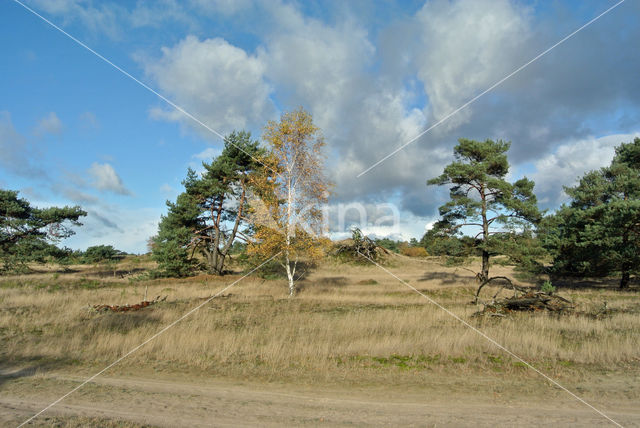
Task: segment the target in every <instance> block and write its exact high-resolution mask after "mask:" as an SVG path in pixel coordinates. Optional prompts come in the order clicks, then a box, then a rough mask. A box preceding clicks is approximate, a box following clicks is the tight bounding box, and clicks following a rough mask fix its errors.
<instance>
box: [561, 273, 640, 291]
mask: <svg viewBox="0 0 640 428" xmlns="http://www.w3.org/2000/svg"><path fill="white" fill-rule="evenodd" d="M551 282H552V283H553V286H554V287H556V288H557V289H565V290H580V289H582V290H585V289H586V290H620V279H618V278H583V277H560V276H559V277H555V276H554V277H551ZM639 286H640V281H639V279H638V278H632V279H631V281H630V282H629V288H628V289H623V290H626V291H639Z"/></svg>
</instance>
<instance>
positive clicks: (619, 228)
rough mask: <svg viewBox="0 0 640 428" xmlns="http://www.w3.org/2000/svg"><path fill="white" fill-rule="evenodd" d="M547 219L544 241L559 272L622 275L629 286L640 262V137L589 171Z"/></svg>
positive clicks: (568, 190)
mask: <svg viewBox="0 0 640 428" xmlns="http://www.w3.org/2000/svg"><path fill="white" fill-rule="evenodd" d="M565 192H566V193H567V194H568V195H569V196H570V197H571V203H570V204H569V205H564V206H562V207H561V208H560V209H559V210H558V211H557V212H556V214H555V215H553V216H550V217H549V218H548V219H546V221H545V224H544V226H545V227H544V229H543V230H544V234H543V238H544V243H545V246H546V247H547V248H548V249H549V250H550V251H551V253H552V255H553V270H554V271H555V272H556V273H559V274H572V275H581V276H596V277H603V276H608V275H611V274H614V273H619V275H620V288H628V286H629V281H630V278H631V275H632V274H636V273H637V272H638V270H639V266H640V138H636V139H635V140H634V141H633V142H632V143H623V144H621V145H620V146H619V147H617V148H616V154H615V156H614V158H613V160H612V162H611V165H610V166H608V167H606V168H602V169H600V170H597V171H590V172H588V173H586V174H585V175H584V176H583V177H582V178H581V179H580V181H579V183H578V185H576V186H574V187H567V188H565Z"/></svg>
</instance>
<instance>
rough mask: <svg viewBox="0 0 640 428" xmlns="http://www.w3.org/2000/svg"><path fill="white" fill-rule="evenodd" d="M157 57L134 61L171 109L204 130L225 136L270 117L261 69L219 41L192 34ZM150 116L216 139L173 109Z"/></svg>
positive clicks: (258, 62) (253, 58) (258, 61)
mask: <svg viewBox="0 0 640 428" xmlns="http://www.w3.org/2000/svg"><path fill="white" fill-rule="evenodd" d="M162 53H163V55H162V57H161V58H159V59H156V60H150V59H140V61H141V62H142V63H143V66H144V68H145V72H146V73H147V74H148V75H149V76H151V77H152V78H153V79H154V80H155V81H156V82H157V83H158V85H159V87H160V89H161V90H162V91H163V92H165V93H167V94H169V95H170V97H171V98H173V100H174V101H175V103H176V104H177V105H179V106H181V107H182V108H184V109H185V110H186V111H188V112H189V113H191V114H193V115H194V116H195V117H197V118H198V119H199V120H201V121H202V122H204V123H205V124H207V125H208V126H209V127H211V128H213V129H215V130H216V131H218V132H220V133H222V134H225V133H228V132H230V131H232V130H234V129H246V128H248V127H250V126H252V125H255V124H257V123H259V124H262V123H264V121H265V120H266V119H268V118H272V117H273V115H274V113H275V107H274V106H273V103H272V102H271V100H270V98H269V94H270V92H271V89H270V87H269V85H268V84H267V83H266V82H265V80H264V71H265V65H264V64H263V62H262V60H261V59H259V58H257V57H256V56H252V55H248V54H247V53H246V52H245V51H244V50H242V49H240V48H238V47H236V46H233V45H231V44H229V43H228V42H227V41H225V40H223V39H220V38H215V39H206V40H202V41H200V40H199V39H198V38H197V37H195V36H188V37H186V38H185V39H184V40H182V41H181V42H179V43H178V44H177V45H175V46H173V47H164V48H162ZM152 116H153V117H156V118H161V119H166V120H171V121H181V122H182V123H186V124H188V125H190V126H195V127H196V129H198V130H199V131H200V132H202V133H203V135H205V136H207V137H209V138H217V137H215V135H212V134H211V133H210V132H209V131H207V130H205V129H204V128H202V127H201V126H200V125H197V124H195V123H194V122H193V121H192V120H191V119H188V118H187V117H185V116H184V115H183V114H182V113H181V112H179V111H177V110H166V109H164V108H162V109H161V108H155V109H153V110H152Z"/></svg>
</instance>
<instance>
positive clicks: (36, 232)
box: [0, 189, 87, 271]
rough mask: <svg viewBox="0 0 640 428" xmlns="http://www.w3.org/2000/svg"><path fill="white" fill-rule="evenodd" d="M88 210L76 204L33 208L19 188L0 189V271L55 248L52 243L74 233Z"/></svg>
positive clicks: (41, 257)
mask: <svg viewBox="0 0 640 428" xmlns="http://www.w3.org/2000/svg"><path fill="white" fill-rule="evenodd" d="M86 215H87V213H86V212H85V211H83V210H82V209H80V207H78V206H74V207H68V206H65V207H50V208H35V207H32V206H31V204H30V203H29V201H27V200H26V199H22V198H19V197H18V192H16V191H12V190H3V189H0V260H2V266H0V271H6V270H11V269H16V268H26V263H28V262H32V261H38V262H42V261H44V259H45V257H46V256H48V255H50V254H52V253H53V252H56V247H55V246H54V245H53V244H54V243H56V242H58V241H60V240H62V239H64V238H68V237H69V236H71V235H73V234H74V231H73V230H72V229H71V226H81V225H82V223H80V222H79V219H80V217H84V216H86Z"/></svg>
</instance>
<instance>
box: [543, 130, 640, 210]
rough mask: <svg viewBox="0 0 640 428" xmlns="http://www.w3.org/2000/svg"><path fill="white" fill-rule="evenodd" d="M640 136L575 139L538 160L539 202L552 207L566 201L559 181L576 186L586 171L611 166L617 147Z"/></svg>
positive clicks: (637, 134) (618, 135)
mask: <svg viewBox="0 0 640 428" xmlns="http://www.w3.org/2000/svg"><path fill="white" fill-rule="evenodd" d="M637 137H640V132H637V133H634V134H617V135H607V136H605V137H601V138H586V139H582V140H579V141H572V142H568V143H565V144H562V145H560V146H559V147H557V148H556V150H555V151H554V152H553V153H550V154H547V155H546V156H544V157H542V158H541V159H539V160H537V161H536V162H535V168H536V172H535V173H534V174H533V176H532V179H533V181H534V182H535V183H536V188H535V190H536V194H537V195H538V197H539V199H540V203H541V204H543V205H545V206H551V207H553V206H556V205H558V204H561V203H563V202H565V201H566V200H567V195H566V194H565V193H564V191H563V189H562V187H561V185H559V184H563V185H565V186H572V185H575V184H576V183H577V182H578V180H579V179H580V178H581V177H582V176H583V175H584V174H585V173H586V172H588V171H592V170H597V169H600V168H602V167H605V166H607V165H609V164H610V163H611V160H612V159H613V156H614V154H615V150H614V149H615V147H616V146H619V145H620V144H621V143H629V142H631V141H633V139H634V138H637Z"/></svg>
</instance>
